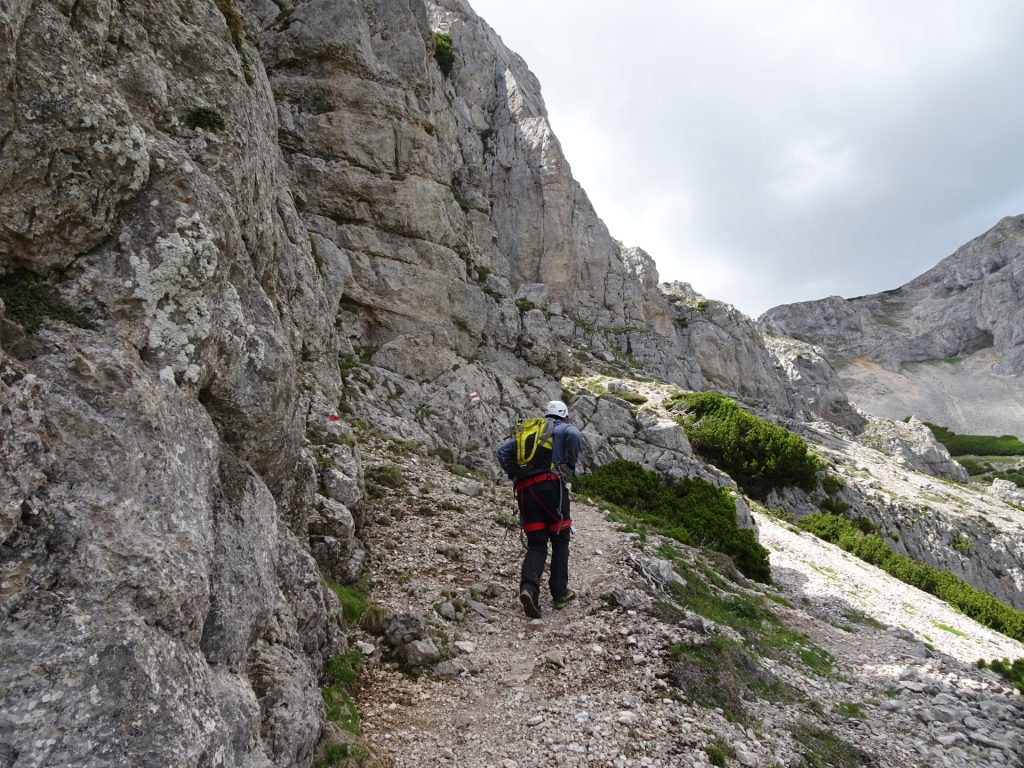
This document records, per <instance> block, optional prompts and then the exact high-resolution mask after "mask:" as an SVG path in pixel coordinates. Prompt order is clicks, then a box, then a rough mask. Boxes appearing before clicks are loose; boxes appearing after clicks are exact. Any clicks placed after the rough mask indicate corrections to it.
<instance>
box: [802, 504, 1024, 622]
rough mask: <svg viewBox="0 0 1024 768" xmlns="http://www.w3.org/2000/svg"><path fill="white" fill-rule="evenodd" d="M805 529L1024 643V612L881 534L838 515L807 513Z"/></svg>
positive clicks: (803, 524) (804, 523) (803, 525)
mask: <svg viewBox="0 0 1024 768" xmlns="http://www.w3.org/2000/svg"><path fill="white" fill-rule="evenodd" d="M796 524H797V525H798V526H799V527H800V528H803V529H804V530H805V531H809V532H810V533H813V534H814V535H815V536H817V537H818V538H821V539H824V540H825V541H829V542H831V543H833V544H835V545H836V546H838V547H840V548H841V549H845V550H846V551H847V552H851V553H853V554H854V555H856V556H857V557H859V558H860V559H861V560H864V561H865V562H868V563H871V564H872V565H876V566H878V567H879V568H881V569H882V570H883V571H885V572H886V573H888V574H889V575H890V576H894V577H896V578H897V579H899V580H900V581H902V582H905V583H907V584H910V585H912V586H915V587H917V588H918V589H921V590H923V591H925V592H927V593H928V594H931V595H935V596H936V597H938V598H939V599H941V600H945V601H946V602H947V603H949V604H950V605H952V606H953V607H954V608H956V609H957V610H959V611H961V612H963V613H964V614H965V615H967V616H969V617H971V618H972V619H974V620H975V621H977V622H978V623H979V624H984V625H985V626H986V627H989V628H991V629H994V630H996V631H997V632H1002V633H1003V634H1004V635H1006V636H1007V637H1012V638H1013V639H1014V640H1020V641H1021V642H1024V613H1021V612H1020V611H1017V610H1015V609H1014V608H1011V607H1010V606H1009V605H1007V604H1005V603H1002V602H1000V601H999V600H997V599H996V598H994V597H992V595H990V594H988V593H987V592H982V591H981V590H979V589H975V588H974V587H972V586H971V585H970V584H968V583H967V582H965V581H962V580H961V579H958V578H957V577H956V576H954V575H953V574H951V573H949V572H948V571H940V570H939V569H937V568H933V567H932V566H930V565H926V564H924V563H919V562H917V561H915V560H913V559H911V558H909V557H906V556H905V555H899V554H896V553H895V552H893V551H892V550H891V549H889V546H888V545H887V544H886V543H885V542H884V541H883V540H882V537H881V536H879V535H878V534H877V533H864V532H863V531H861V530H860V529H858V528H857V527H856V526H855V525H854V524H853V523H851V522H850V521H849V520H847V519H846V518H843V517H839V516H838V515H807V516H806V517H802V518H800V519H799V520H797V521H796Z"/></svg>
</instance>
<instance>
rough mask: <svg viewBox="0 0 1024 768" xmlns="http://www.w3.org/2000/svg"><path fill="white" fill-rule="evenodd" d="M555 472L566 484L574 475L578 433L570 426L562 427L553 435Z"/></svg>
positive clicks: (578, 442) (578, 450)
mask: <svg viewBox="0 0 1024 768" xmlns="http://www.w3.org/2000/svg"><path fill="white" fill-rule="evenodd" d="M555 438H556V449H557V450H556V455H555V456H554V457H553V459H554V462H555V472H556V473H557V474H558V475H559V476H560V477H561V478H562V479H563V480H564V481H566V482H568V481H569V480H571V479H572V476H573V475H574V474H575V473H576V461H577V459H579V455H580V442H581V435H580V431H579V430H578V429H576V427H574V426H572V425H571V424H565V425H564V426H562V427H561V428H560V429H559V430H558V432H557V433H556V435H555Z"/></svg>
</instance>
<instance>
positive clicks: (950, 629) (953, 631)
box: [932, 619, 967, 637]
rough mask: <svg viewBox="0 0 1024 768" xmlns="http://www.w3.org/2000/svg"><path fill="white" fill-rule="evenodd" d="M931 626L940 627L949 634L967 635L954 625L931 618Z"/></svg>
mask: <svg viewBox="0 0 1024 768" xmlns="http://www.w3.org/2000/svg"><path fill="white" fill-rule="evenodd" d="M932 626H933V627H935V628H937V629H941V630H942V631H943V632H949V634H951V635H956V636H957V637H967V633H966V632H964V631H962V630H959V629H957V628H956V627H951V626H949V625H948V624H941V623H939V622H937V621H935V620H934V619H933V620H932Z"/></svg>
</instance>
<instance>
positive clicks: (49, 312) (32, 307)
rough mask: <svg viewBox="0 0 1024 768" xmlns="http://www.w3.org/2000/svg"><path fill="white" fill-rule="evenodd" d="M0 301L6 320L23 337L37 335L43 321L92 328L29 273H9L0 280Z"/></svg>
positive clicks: (87, 321) (85, 319) (36, 277)
mask: <svg viewBox="0 0 1024 768" xmlns="http://www.w3.org/2000/svg"><path fill="white" fill-rule="evenodd" d="M0 299H3V302H4V311H5V313H6V314H7V317H9V318H10V319H11V320H13V321H14V322H16V323H17V324H18V325H20V326H21V327H22V328H24V329H25V332H26V333H35V332H36V331H38V330H39V329H40V328H41V327H42V325H43V322H44V321H45V320H46V319H47V318H49V319H52V320H60V321H61V322H64V323H68V324H69V325H74V326H77V327H78V328H85V329H88V330H93V329H94V328H95V326H93V324H92V323H91V322H89V320H88V319H87V318H86V317H85V316H83V315H81V314H79V313H78V312H76V311H75V310H73V309H71V307H69V306H68V305H67V304H66V303H64V301H63V300H62V299H61V298H60V297H59V296H58V295H57V293H56V291H54V290H53V288H52V287H51V286H50V285H48V284H47V283H46V282H44V281H43V280H42V279H41V278H39V277H38V276H36V275H33V274H32V273H30V272H12V273H11V274H9V275H5V276H4V277H3V278H0Z"/></svg>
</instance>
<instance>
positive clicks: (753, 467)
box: [669, 392, 821, 500]
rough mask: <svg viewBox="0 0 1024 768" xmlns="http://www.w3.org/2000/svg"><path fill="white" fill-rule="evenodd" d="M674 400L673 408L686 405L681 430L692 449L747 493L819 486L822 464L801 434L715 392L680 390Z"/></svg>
mask: <svg viewBox="0 0 1024 768" xmlns="http://www.w3.org/2000/svg"><path fill="white" fill-rule="evenodd" d="M670 400H671V402H670V404H669V407H670V408H678V407H679V406H682V407H683V408H685V409H686V412H687V415H688V417H689V418H688V419H687V420H685V422H684V424H683V428H684V429H685V430H686V436H687V437H688V438H690V442H691V443H692V444H693V449H694V450H695V451H696V452H697V453H698V454H700V455H701V456H702V457H703V458H704V459H706V460H707V461H709V462H711V463H712V464H714V465H715V466H716V467H718V468H719V469H721V470H722V471H724V472H726V473H728V474H729V476H730V477H732V479H733V480H735V481H736V484H737V485H739V487H740V488H742V489H743V492H744V493H746V494H748V495H750V496H752V497H753V498H755V499H758V500H764V498H765V497H766V496H767V495H768V494H769V493H770V492H771V491H772V490H777V489H781V488H784V487H786V486H796V487H798V488H802V489H803V490H805V491H808V492H810V491H813V490H814V489H815V487H816V486H817V482H818V481H817V473H818V471H819V470H820V469H821V462H820V460H819V459H818V458H817V457H816V456H815V455H814V454H813V453H811V452H810V450H809V449H808V447H807V443H805V442H804V441H803V439H801V438H800V437H799V436H798V435H794V434H793V433H792V432H789V431H787V430H785V429H783V428H782V427H777V426H776V425H774V424H772V423H771V422H768V421H765V420H764V419H760V418H758V417H757V416H754V415H753V414H752V413H749V412H747V411H745V410H744V409H743V408H741V407H740V406H738V405H737V404H736V403H735V402H734V401H732V400H730V399H729V398H728V397H725V396H724V395H720V394H718V393H717V392H693V393H679V394H677V395H674V396H673V397H672V398H671V399H670Z"/></svg>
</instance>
